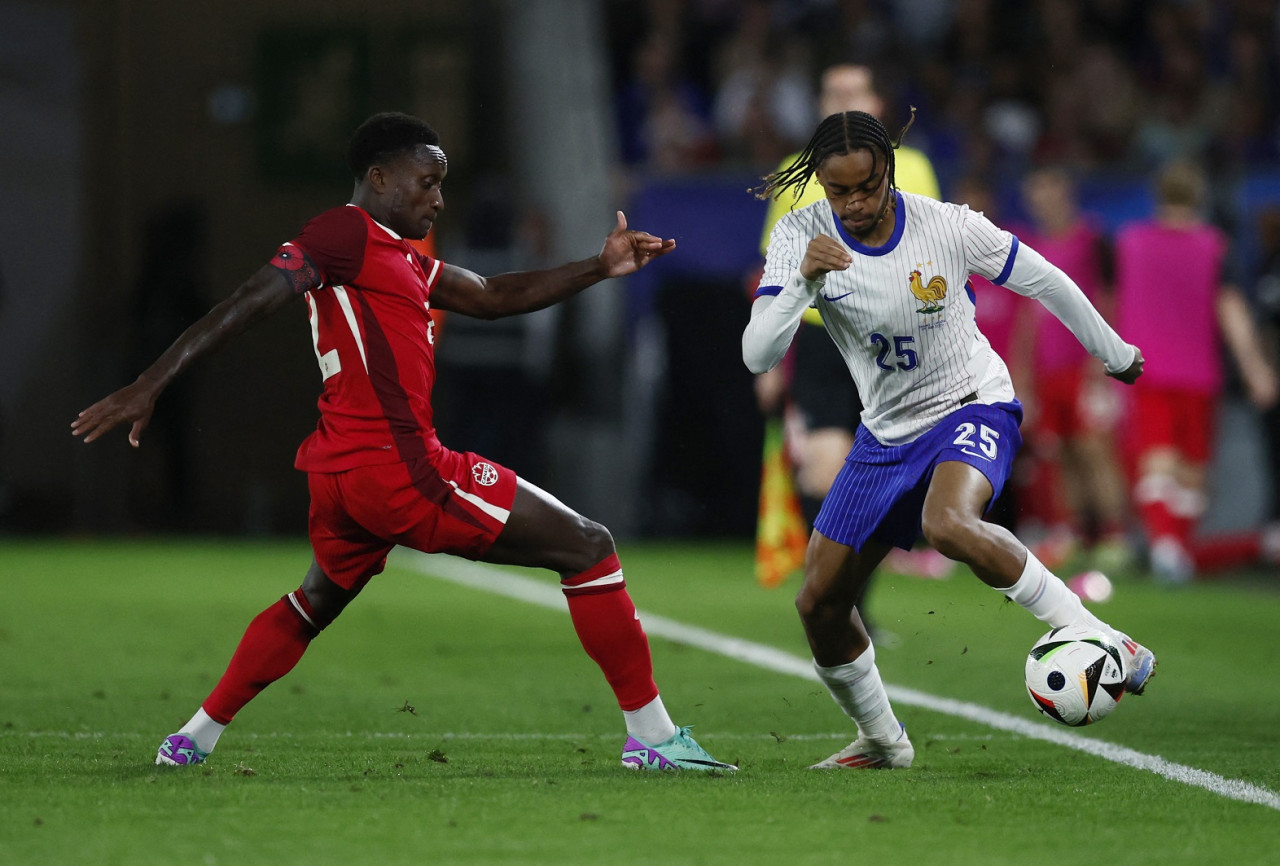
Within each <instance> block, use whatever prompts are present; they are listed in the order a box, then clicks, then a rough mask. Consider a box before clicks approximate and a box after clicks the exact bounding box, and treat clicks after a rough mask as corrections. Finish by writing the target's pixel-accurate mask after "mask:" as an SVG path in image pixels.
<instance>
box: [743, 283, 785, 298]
mask: <svg viewBox="0 0 1280 866" xmlns="http://www.w3.org/2000/svg"><path fill="white" fill-rule="evenodd" d="M781 291H782V286H761V287H760V288H758V289H756V293H755V294H754V295H753V296H752V298H751V300H753V301H754V300H755V299H756V298H758V297H761V296H762V295H776V294H778V293H779V292H781Z"/></svg>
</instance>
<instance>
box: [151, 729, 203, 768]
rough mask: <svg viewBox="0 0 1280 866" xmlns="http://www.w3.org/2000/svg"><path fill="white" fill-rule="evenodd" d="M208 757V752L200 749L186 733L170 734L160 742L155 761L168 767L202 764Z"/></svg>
mask: <svg viewBox="0 0 1280 866" xmlns="http://www.w3.org/2000/svg"><path fill="white" fill-rule="evenodd" d="M207 757H209V753H208V752H202V751H200V748H199V747H198V746H197V745H196V744H195V741H194V740H192V739H191V738H190V737H188V736H187V735H186V734H183V733H177V734H170V735H169V736H167V737H165V738H164V742H163V743H161V744H160V751H159V752H157V753H156V763H157V764H161V765H165V766H169V767H186V766H190V765H191V764H203V763H204V759H205V758H207Z"/></svg>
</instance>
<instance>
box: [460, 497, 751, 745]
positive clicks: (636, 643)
mask: <svg viewBox="0 0 1280 866" xmlns="http://www.w3.org/2000/svg"><path fill="white" fill-rule="evenodd" d="M482 559H483V560H484V561H485V562H493V563H505V564H511V565H524V566H531V567H534V568H548V569H551V570H552V571H555V572H557V573H559V575H560V586H561V589H562V590H563V591H564V594H565V598H566V599H567V601H568V604H569V615H570V617H571V619H572V620H573V627H574V630H575V631H576V632H577V634H578V639H579V640H580V641H581V642H582V646H583V649H585V650H586V652H587V655H589V656H590V657H591V659H592V660H593V661H595V663H596V664H597V665H599V666H600V670H601V671H602V672H603V673H604V676H605V679H606V680H607V681H608V683H609V686H610V688H612V689H613V693H614V696H615V697H616V698H617V701H618V706H619V707H620V708H621V710H622V713H623V716H624V718H625V720H626V725H627V734H628V737H627V743H626V745H625V746H624V747H623V764H624V765H626V766H627V767H629V768H632V769H641V768H643V769H668V768H680V769H697V770H709V769H720V770H731V769H735V768H734V767H733V766H732V765H730V764H724V763H721V762H719V761H716V760H714V759H713V758H712V757H711V756H710V755H708V754H707V753H706V752H705V751H704V750H703V749H702V748H701V747H700V746H698V744H697V743H696V742H695V741H694V740H693V738H692V737H690V736H689V734H688V730H687V729H685V728H680V727H677V725H676V724H675V723H674V722H673V721H672V720H671V716H670V715H668V713H667V710H666V707H665V706H664V705H663V703H662V697H661V696H660V695H659V693H658V686H657V684H656V683H655V682H654V678H653V660H652V657H651V655H650V652H649V639H648V637H647V636H646V635H645V632H644V628H643V627H642V626H641V624H640V619H639V617H638V615H637V614H636V608H635V604H634V603H633V602H632V601H631V596H630V595H629V594H628V593H627V586H626V580H625V578H624V576H623V573H622V564H621V563H620V562H619V560H618V554H617V551H616V550H615V548H614V544H613V536H612V535H610V534H609V530H607V529H606V528H605V527H604V526H601V525H600V524H599V523H596V522H595V521H593V520H589V519H588V518H586V517H583V516H582V515H580V514H578V513H577V512H576V511H574V510H573V509H571V508H569V507H568V506H566V505H565V504H564V503H562V502H560V501H559V500H558V499H556V498H555V497H554V496H552V495H551V494H549V493H547V492H546V491H544V490H541V489H540V488H538V487H536V486H535V485H533V484H530V483H529V482H527V481H525V480H524V479H519V481H518V486H517V488H516V495H515V501H514V503H513V504H512V506H511V514H510V517H509V518H508V519H507V524H506V527H505V528H504V529H503V530H502V533H501V534H500V535H499V536H498V538H497V540H496V541H495V542H494V543H493V545H492V546H491V547H490V548H489V549H488V551H487V552H486V553H485V554H484V555H483V557H482Z"/></svg>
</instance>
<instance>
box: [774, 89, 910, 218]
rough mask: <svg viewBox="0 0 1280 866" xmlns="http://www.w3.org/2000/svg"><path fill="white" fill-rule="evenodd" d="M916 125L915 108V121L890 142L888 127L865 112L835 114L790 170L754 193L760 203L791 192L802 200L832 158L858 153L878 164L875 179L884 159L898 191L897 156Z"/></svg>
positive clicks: (783, 170)
mask: <svg viewBox="0 0 1280 866" xmlns="http://www.w3.org/2000/svg"><path fill="white" fill-rule="evenodd" d="M915 122H916V108H915V106H914V105H913V106H911V119H910V120H908V121H907V124H906V126H904V127H902V130H901V131H900V132H899V133H898V138H897V140H896V141H894V140H891V139H890V138H889V131H888V130H887V129H885V128H884V124H883V123H881V122H880V121H878V120H876V119H875V118H874V117H872V116H871V115H870V114H867V113H866V112H865V111H845V112H842V113H840V114H832V115H830V116H828V117H827V118H826V119H824V120H823V121H822V122H821V123H819V124H818V128H817V129H816V130H814V133H813V138H810V139H809V143H808V144H806V145H805V147H804V150H802V151H800V155H799V156H797V157H796V158H795V160H794V161H793V162H792V163H791V164H790V165H788V166H786V167H784V168H780V169H778V170H777V171H775V172H773V173H772V174H767V175H765V176H764V178H763V180H764V183H762V184H760V185H759V186H757V187H753V188H752V189H751V190H750V192H752V193H754V194H755V197H756V198H759V199H771V198H778V197H780V196H781V195H782V193H783V191H784V190H788V189H789V190H791V194H792V197H793V198H795V199H798V198H800V193H801V192H802V191H803V190H804V187H805V184H807V183H808V182H809V178H811V177H813V174H814V172H816V171H817V170H818V168H819V167H820V166H821V165H822V163H824V162H826V160H827V158H828V157H831V156H835V155H843V154H846V153H850V152H851V151H855V150H862V149H866V150H869V151H871V154H872V156H873V158H874V160H875V162H874V163H873V164H872V167H871V173H872V174H873V175H874V174H875V173H876V170H877V169H878V168H879V162H880V160H881V159H883V160H884V161H885V162H886V163H887V164H888V174H889V188H890V189H896V188H897V187H896V186H895V185H894V179H893V168H894V159H893V152H894V150H896V149H897V147H898V145H899V144H901V143H902V137H903V136H904V135H906V134H907V130H908V129H910V128H911V124H913V123H915Z"/></svg>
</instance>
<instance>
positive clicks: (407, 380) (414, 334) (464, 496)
mask: <svg viewBox="0 0 1280 866" xmlns="http://www.w3.org/2000/svg"><path fill="white" fill-rule="evenodd" d="M348 164H349V167H350V168H351V171H352V172H353V174H354V176H355V191H354V193H353V195H352V198H351V202H350V203H349V204H347V205H345V206H343V207H338V208H334V209H332V210H328V211H325V212H324V213H322V214H320V215H319V216H317V217H315V218H314V219H312V220H311V221H310V222H309V223H307V224H306V226H305V227H304V228H303V229H302V232H301V233H300V234H299V235H298V236H297V237H296V238H294V239H293V240H292V241H290V242H289V243H286V244H284V245H283V246H281V247H280V249H279V250H278V251H277V252H276V254H275V257H274V258H273V259H272V260H271V261H270V263H268V264H267V265H264V266H263V267H262V268H261V269H259V270H258V272H257V273H255V274H254V275H253V276H251V277H250V278H249V279H248V280H247V281H246V282H245V283H244V284H243V285H241V286H240V288H238V289H237V290H236V291H235V292H234V293H233V294H232V295H231V297H229V298H228V299H226V300H225V301H223V302H221V303H220V304H218V305H217V306H215V307H214V308H213V309H212V310H210V311H209V312H208V313H207V314H205V316H204V317H203V318H201V319H200V320H199V321H197V322H196V323H195V324H194V325H192V326H191V327H190V328H188V329H187V330H186V331H185V332H183V334H182V335H181V336H179V337H178V339H177V340H176V341H175V342H174V343H173V345H172V346H170V347H169V348H168V349H167V350H166V351H165V352H164V353H163V354H162V355H161V356H160V358H159V359H157V360H156V361H155V363H153V364H152V365H151V366H150V367H149V368H147V369H146V370H145V371H143V373H142V374H141V375H140V376H139V377H138V379H137V380H136V381H135V382H133V383H132V384H131V385H129V386H127V387H125V388H122V389H121V390H119V391H117V392H115V393H114V394H111V395H110V396H108V397H106V398H104V399H103V400H100V401H98V402H97V403H95V404H93V405H92V406H90V407H89V408H88V409H86V410H84V411H83V412H81V413H80V415H79V416H78V418H77V419H76V420H75V421H74V422H73V423H72V425H71V428H72V433H73V434H74V435H76V436H83V437H84V441H85V442H92V441H93V440H95V439H97V438H98V437H100V436H102V435H103V434H105V433H106V432H107V431H109V430H110V429H112V428H113V427H115V426H117V425H119V424H126V423H127V424H131V425H132V427H131V430H130V432H129V441H130V443H131V444H132V445H134V446H135V447H137V445H138V443H139V435H140V434H141V433H142V431H143V429H144V428H145V427H146V425H147V422H148V421H149V420H150V418H151V413H152V410H153V408H154V406H155V401H156V399H157V398H158V397H159V396H160V393H161V392H162V391H163V390H164V388H165V387H166V386H167V385H168V384H169V382H171V381H172V380H173V379H174V377H176V376H177V375H178V374H179V373H181V372H182V371H183V370H185V369H186V368H187V367H188V366H189V365H190V364H191V363H192V362H193V361H195V360H196V359H198V358H200V357H202V356H204V355H207V354H209V353H211V352H213V351H214V350H216V349H217V348H219V347H220V346H222V345H223V344H224V343H225V342H226V341H227V340H228V339H230V338H231V337H232V336H234V335H235V334H237V333H239V332H240V331H243V330H244V329H245V328H246V327H248V326H249V325H251V324H253V323H254V322H256V321H258V320H260V319H262V318H263V317H264V316H266V315H267V314H269V313H271V312H273V311H275V310H276V309H278V308H280V307H282V306H284V305H285V304H287V303H289V302H290V301H291V300H292V299H294V298H296V297H299V296H301V298H302V299H303V300H304V301H305V303H306V305H307V313H308V317H309V319H310V324H311V335H312V340H313V344H314V347H315V352H316V358H317V360H318V361H319V364H320V372H321V376H322V377H323V380H324V386H323V391H322V393H321V395H320V400H319V407H320V421H319V424H318V426H317V428H316V431H315V432H314V433H312V434H311V435H310V436H309V437H307V439H306V440H305V441H304V442H303V443H302V446H301V447H300V448H299V449H298V457H297V461H296V464H295V465H296V466H297V468H299V469H301V470H302V471H304V472H306V473H307V479H308V485H309V487H310V492H311V508H310V514H309V518H308V533H309V535H310V538H311V545H312V550H313V552H314V554H315V559H314V561H313V562H312V564H311V568H310V569H309V570H308V571H307V574H306V577H305V578H304V580H303V582H302V585H301V586H300V587H299V588H298V589H296V590H294V591H293V592H290V593H288V594H287V595H285V596H284V597H283V598H281V599H280V600H279V601H277V602H276V603H275V604H273V605H271V606H270V607H268V608H267V609H266V610H264V611H263V612H262V613H260V614H259V615H258V616H257V617H256V618H255V619H254V620H253V621H252V622H251V623H250V624H249V628H248V630H247V631H246V632H245V635H244V637H243V638H242V639H241V641H240V645H239V647H238V648H237V649H236V652H235V654H234V655H233V656H232V658H231V662H230V664H229V665H228V667H227V670H226V673H224V674H223V676H222V679H221V680H220V681H219V682H218V684H217V686H216V687H215V688H214V690H213V692H212V693H211V694H210V695H209V696H208V698H206V699H205V701H204V703H203V704H202V705H201V707H200V709H199V710H198V711H197V712H196V714H195V715H194V716H193V717H192V718H191V720H190V721H189V722H188V723H187V724H186V725H184V726H183V728H182V729H181V730H180V731H179V732H178V733H176V734H172V735H170V736H169V737H167V738H166V739H165V741H164V743H163V744H162V745H161V746H160V751H159V754H158V755H157V756H156V763H157V764H169V765H189V764H198V763H201V762H202V761H204V760H205V758H207V757H208V755H209V753H210V752H211V751H212V750H213V748H214V746H215V744H216V743H217V741H218V737H219V736H220V735H221V734H222V731H223V730H224V729H225V728H226V726H227V725H228V724H229V723H230V722H231V720H232V719H233V718H234V717H235V715H236V713H237V712H239V711H240V709H241V708H242V707H243V706H244V705H245V704H247V703H248V702H249V701H250V700H252V699H253V698H254V697H255V696H256V695H257V694H258V693H259V692H260V691H262V689H264V688H266V687H267V686H268V685H270V684H271V683H273V682H275V681H276V680H278V679H279V678H280V677H282V676H284V675H285V674H287V673H288V672H289V671H290V670H292V669H293V667H294V665H295V664H297V662H298V660H299V659H300V658H301V657H302V654H303V653H304V652H305V651H306V649H307V646H308V645H309V644H310V643H311V640H312V639H313V638H314V637H315V636H316V635H318V634H319V633H320V632H321V631H323V630H324V629H325V627H327V626H328V625H329V624H330V623H331V622H333V620H334V619H335V618H336V617H337V616H338V614H339V613H341V612H342V610H343V608H345V607H346V605H347V604H348V603H349V602H350V601H351V600H352V599H353V598H355V597H356V595H357V594H358V593H359V592H360V590H361V589H362V588H363V587H364V586H365V584H367V583H368V582H369V580H370V579H371V578H372V577H373V576H374V575H376V574H378V573H379V572H381V571H382V569H383V567H384V566H385V564H386V555H387V553H388V552H389V551H390V550H391V548H392V547H393V546H395V545H397V544H401V545H405V546H407V547H412V548H415V549H418V550H422V551H427V552H432V553H435V552H444V553H452V554H456V555H459V556H464V557H467V558H469V559H475V560H480V561H483V562H492V563H503V564H514V565H524V566H531V567H535V568H549V569H551V570H553V571H556V572H558V573H559V574H560V580H561V587H562V589H563V590H564V593H565V595H566V597H567V598H568V603H569V613H570V616H571V618H572V620H573V624H574V628H575V630H576V631H577V633H578V637H579V639H580V640H581V641H582V645H583V647H584V648H585V649H586V651H587V654H588V655H589V656H591V658H592V659H593V660H594V661H595V662H596V663H597V664H598V665H599V666H600V668H601V670H602V671H603V672H604V675H605V678H606V679H607V680H608V682H609V685H610V687H612V689H613V691H614V694H615V696H616V697H617V700H618V704H619V706H620V707H621V709H622V711H623V716H624V718H625V720H626V727H627V740H626V743H625V745H624V746H623V752H622V763H623V765H624V766H626V767H628V768H631V769H652V770H665V769H689V770H733V769H736V768H735V767H733V766H732V765H731V764H724V763H721V762H719V761H716V760H715V759H714V758H712V757H711V756H710V755H709V754H707V752H706V751H705V750H704V749H702V747H701V746H699V745H698V744H697V742H695V741H694V739H693V738H692V737H691V736H690V735H689V732H688V729H687V728H682V727H677V726H676V725H675V724H674V723H673V722H672V720H671V717H670V716H669V715H668V714H667V711H666V709H665V708H664V706H663V703H662V698H661V697H660V696H659V694H658V688H657V686H656V685H655V683H654V679H653V666H652V661H651V658H650V654H649V643H648V638H647V637H646V636H645V633H644V631H643V629H642V627H641V625H640V622H639V620H638V618H637V616H636V612H635V606H634V605H633V604H632V602H631V599H630V597H629V596H628V594H627V591H626V583H625V581H624V579H623V573H622V567H621V565H620V564H619V562H618V556H617V553H616V551H615V549H614V545H613V538H612V537H611V536H610V534H609V531H608V530H607V529H606V528H605V527H603V526H601V525H600V524H598V523H595V522H593V521H591V520H588V519H587V518H585V517H583V516H582V515H580V514H577V513H576V512H574V511H573V510H571V509H570V508H568V507H567V506H565V505H564V504H562V503H561V502H559V501H558V500H556V499H555V498H554V497H552V496H551V495H549V494H547V493H546V492H544V491H542V490H540V489H538V488H537V487H535V486H534V485H532V484H530V483H528V482H527V481H525V480H524V479H521V478H518V477H517V476H516V475H515V473H514V472H512V471H511V470H510V469H508V468H506V467H504V466H500V465H498V464H497V463H495V462H493V461H492V460H486V459H485V458H483V457H481V456H479V455H477V454H472V453H469V452H459V451H452V450H450V449H448V448H446V447H444V446H443V445H442V444H441V443H440V440H439V439H438V438H437V437H436V431H435V425H434V422H433V420H432V410H431V391H432V387H433V385H434V383H435V357H434V341H435V336H434V326H433V324H432V320H431V316H430V311H431V309H432V307H435V308H437V309H439V310H448V311H450V312H454V313H459V314H462V315H468V316H475V317H479V318H483V319H493V318H498V317H500V316H509V315H515V314H518V313H526V312H530V311H532V310H538V309H541V308H543V307H547V306H550V305H551V304H554V303H557V302H559V301H563V300H565V299H566V298H569V297H572V296H573V295H575V294H577V293H578V292H580V291H582V290H583V289H585V288H587V287H588V286H591V285H593V284H595V283H597V282H599V281H601V280H604V279H608V278H612V277H621V276H625V275H627V274H630V273H634V272H635V271H636V270H638V269H640V268H642V267H644V266H645V265H646V264H648V263H649V262H650V261H652V260H653V259H655V258H657V257H658V256H662V255H665V254H666V253H668V252H670V251H671V250H672V249H674V248H675V241H674V240H662V239H660V238H656V237H654V236H653V235H650V234H647V233H645V232H638V231H631V230H628V228H627V222H626V217H625V216H623V214H622V213H621V212H619V213H618V223H617V226H616V227H615V228H614V230H613V231H612V232H611V233H610V234H609V236H608V237H607V238H606V239H605V242H604V246H603V248H602V249H601V251H600V254H599V255H597V256H594V257H592V258H589V259H586V260H583V261H580V262H574V263H570V264H566V265H562V266H560V267H558V268H551V269H548V270H542V271H529V272H523V273H513V274H503V275H501V276H497V277H487V278H486V277H481V276H479V275H477V274H475V273H472V272H471V271H468V270H465V269H463V268H458V267H454V266H452V265H447V264H445V263H444V262H442V261H440V260H439V259H435V258H432V257H430V256H425V255H422V254H420V253H418V252H417V251H416V250H415V249H413V247H412V246H411V245H410V243H409V240H412V239H420V238H423V237H425V236H426V234H427V233H428V232H429V231H430V230H431V227H432V225H433V224H434V222H435V220H436V219H437V218H438V217H439V215H440V211H441V210H442V209H443V208H444V199H443V198H442V196H441V185H442V183H443V181H444V178H445V173H446V171H447V168H448V166H447V161H446V158H445V154H444V151H443V150H442V149H441V148H440V139H439V136H438V135H437V134H436V133H435V131H434V130H433V129H432V128H431V127H430V126H428V125H427V124H426V123H424V122H423V121H421V120H419V119H417V118H415V117H410V116H408V115H405V114H398V113H384V114H378V115H374V116H373V117H371V118H369V119H368V120H367V121H365V122H364V123H363V124H362V125H361V126H360V128H359V129H357V130H356V132H355V135H354V136H353V138H352V141H351V144H350V148H349V151H348Z"/></svg>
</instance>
